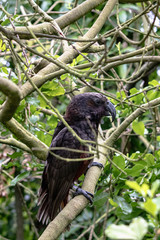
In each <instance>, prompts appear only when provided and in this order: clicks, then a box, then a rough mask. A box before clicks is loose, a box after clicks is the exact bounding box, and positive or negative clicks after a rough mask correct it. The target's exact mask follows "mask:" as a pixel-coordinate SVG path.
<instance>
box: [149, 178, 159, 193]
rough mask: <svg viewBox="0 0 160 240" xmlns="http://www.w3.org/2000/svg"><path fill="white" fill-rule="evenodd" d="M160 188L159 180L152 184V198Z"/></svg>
mask: <svg viewBox="0 0 160 240" xmlns="http://www.w3.org/2000/svg"><path fill="white" fill-rule="evenodd" d="M159 187H160V180H159V179H157V180H156V181H154V182H153V183H152V187H151V194H152V195H151V197H153V196H154V195H155V193H156V192H157V190H158V188H159Z"/></svg>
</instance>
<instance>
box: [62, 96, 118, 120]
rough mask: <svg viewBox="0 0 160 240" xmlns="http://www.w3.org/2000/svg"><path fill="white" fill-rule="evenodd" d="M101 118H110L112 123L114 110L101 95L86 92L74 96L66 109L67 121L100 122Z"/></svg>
mask: <svg viewBox="0 0 160 240" xmlns="http://www.w3.org/2000/svg"><path fill="white" fill-rule="evenodd" d="M103 116H111V117H112V121H114V119H115V116H116V110H115V107H114V105H113V104H112V103H111V102H110V101H109V100H108V99H107V98H106V97H104V96H103V95H102V94H100V93H95V92H88V93H82V94H79V95H76V96H74V97H73V99H72V101H71V102H70V104H69V105H68V107H67V110H66V114H65V117H66V119H68V120H69V121H80V120H83V119H86V118H88V119H90V120H91V121H96V122H97V123H99V122H100V120H101V118H102V117H103Z"/></svg>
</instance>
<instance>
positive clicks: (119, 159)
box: [112, 156, 125, 177]
mask: <svg viewBox="0 0 160 240" xmlns="http://www.w3.org/2000/svg"><path fill="white" fill-rule="evenodd" d="M113 162H114V163H115V164H116V165H117V166H118V167H119V168H121V169H122V170H124V168H125V159H124V158H123V157H122V156H114V157H113ZM112 168H113V174H114V176H115V177H117V176H118V175H119V174H120V171H119V170H118V169H117V168H116V166H114V165H113V166H112Z"/></svg>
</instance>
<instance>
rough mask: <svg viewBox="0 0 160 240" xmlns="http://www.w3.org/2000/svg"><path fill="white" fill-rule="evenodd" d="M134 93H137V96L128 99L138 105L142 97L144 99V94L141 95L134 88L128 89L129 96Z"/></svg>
mask: <svg viewBox="0 0 160 240" xmlns="http://www.w3.org/2000/svg"><path fill="white" fill-rule="evenodd" d="M136 93H139V94H137V95H136V96H134V97H131V98H130V99H131V100H132V101H134V102H135V103H136V104H140V103H141V102H142V99H143V97H144V94H143V93H141V92H140V91H138V90H137V89H136V88H132V89H130V94H131V95H134V94H136Z"/></svg>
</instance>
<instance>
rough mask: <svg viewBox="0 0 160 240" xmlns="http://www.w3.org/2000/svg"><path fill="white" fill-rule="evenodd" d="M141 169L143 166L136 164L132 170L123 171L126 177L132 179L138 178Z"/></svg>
mask: <svg viewBox="0 0 160 240" xmlns="http://www.w3.org/2000/svg"><path fill="white" fill-rule="evenodd" d="M143 169H144V165H141V164H136V165H135V166H133V167H132V168H128V169H125V171H126V173H127V174H128V175H130V176H132V177H138V176H139V175H140V173H141V172H142V170H143Z"/></svg>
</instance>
